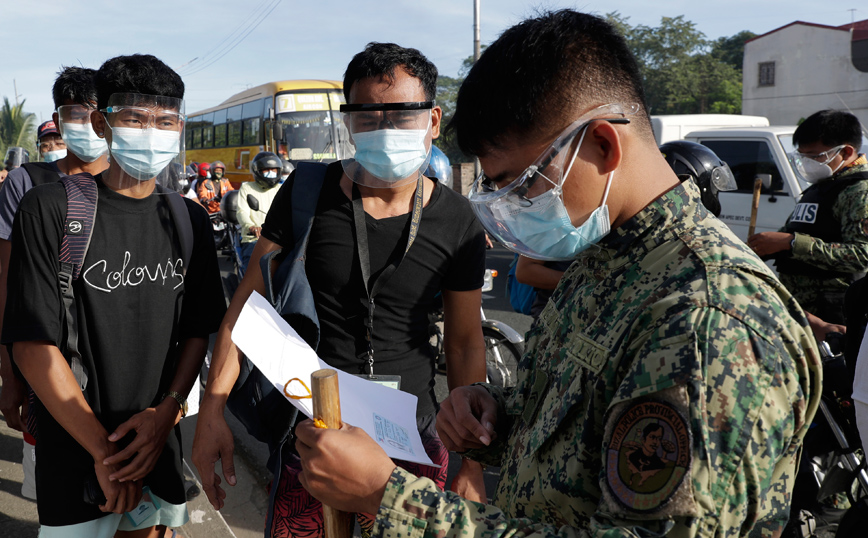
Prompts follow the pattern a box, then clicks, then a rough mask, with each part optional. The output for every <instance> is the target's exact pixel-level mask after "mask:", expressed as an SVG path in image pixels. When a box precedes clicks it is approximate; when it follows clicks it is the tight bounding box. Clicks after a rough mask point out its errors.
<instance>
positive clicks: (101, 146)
mask: <svg viewBox="0 0 868 538" xmlns="http://www.w3.org/2000/svg"><path fill="white" fill-rule="evenodd" d="M60 129H61V130H62V131H63V141H64V142H66V147H67V149H69V151H71V152H72V153H73V155H75V156H76V157H78V158H79V159H81V160H82V161H84V162H86V163H92V162H94V161H95V160H97V159H99V158H100V157H102V156H103V155H104V154H105V152H107V151H108V144H106V142H105V139H104V138H100V137H98V136H97V135H96V133H95V132H93V127H92V126H91V124H90V123H63V122H61V123H60Z"/></svg>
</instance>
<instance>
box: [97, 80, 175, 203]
mask: <svg viewBox="0 0 868 538" xmlns="http://www.w3.org/2000/svg"><path fill="white" fill-rule="evenodd" d="M100 112H101V113H102V114H103V116H104V117H105V119H106V123H107V125H106V133H105V136H106V140H107V141H108V142H109V154H110V157H111V159H110V161H111V165H110V168H109V177H110V181H111V182H112V185H110V186H111V187H113V188H116V189H123V190H129V191H131V192H130V194H132V195H133V196H138V195H145V194H149V192H148V191H149V190H151V189H152V186H151V183H152V182H151V181H150V180H151V179H154V178H156V177H157V176H160V180H161V181H160V183H161V184H163V185H170V184H175V183H177V182H178V181H180V180H181V178H182V176H184V175H186V174H185V173H184V167H183V164H184V125H185V123H186V116H185V115H184V101H183V99H178V98H175V97H165V96H159V95H142V94H137V93H116V94H113V95H112V96H111V97H110V98H109V102H108V106H107V107H106V108H105V109H104V110H101V111H100ZM172 164H178V165H181V166H170V165H172ZM116 167H117V168H116ZM161 174H162V175H161ZM153 194H157V190H156V189H153Z"/></svg>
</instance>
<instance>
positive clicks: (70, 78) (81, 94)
mask: <svg viewBox="0 0 868 538" xmlns="http://www.w3.org/2000/svg"><path fill="white" fill-rule="evenodd" d="M95 75H96V70H95V69H88V68H86V67H74V66H73V67H61V69H60V71H58V73H57V79H55V81H54V86H53V87H52V88H51V96H52V97H53V98H54V109H55V110H57V108H58V107H60V106H63V105H64V104H65V103H66V102H67V101H72V102H73V103H75V104H77V105H82V106H87V107H91V106H94V105H96V86H95V85H94V76H95Z"/></svg>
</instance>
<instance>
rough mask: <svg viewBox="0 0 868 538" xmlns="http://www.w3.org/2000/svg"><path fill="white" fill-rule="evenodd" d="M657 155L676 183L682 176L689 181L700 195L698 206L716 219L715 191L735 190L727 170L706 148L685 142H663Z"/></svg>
mask: <svg viewBox="0 0 868 538" xmlns="http://www.w3.org/2000/svg"><path fill="white" fill-rule="evenodd" d="M660 153H662V154H663V158H664V159H666V162H667V163H669V166H671V167H672V170H673V171H674V172H675V173H676V174H677V175H678V176H679V179H682V180H683V177H682V176H685V175H688V176H690V177H692V178H693V181H694V182H696V184H697V185H698V186H699V190H700V192H701V193H702V205H704V206H705V207H706V208H707V209H708V210H709V211H711V212H712V213H714V216H719V215H720V200H718V198H717V193H718V191H731V190H735V189H736V188H738V187H737V185H736V183H735V177H734V176H733V175H732V170H730V169H729V166H728V165H727V164H726V163H725V162H723V161H721V160H720V157H718V156H717V155H715V153H714V152H713V151H711V150H710V149H708V148H707V147H705V146H703V145H702V144H697V143H696V142H688V141H687V140H675V141H672V142H666V143H665V144H663V145H662V146H660Z"/></svg>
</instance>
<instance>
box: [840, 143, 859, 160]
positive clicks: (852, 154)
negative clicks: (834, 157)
mask: <svg viewBox="0 0 868 538" xmlns="http://www.w3.org/2000/svg"><path fill="white" fill-rule="evenodd" d="M841 158H842V159H844V162H845V163H847V164H848V165H849V164H850V163H851V162H852V161H855V160H856V159H858V158H859V152H858V151H856V148H854V147H853V146H851V145H850V144H847V145H846V146H844V149H842V150H841Z"/></svg>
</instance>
